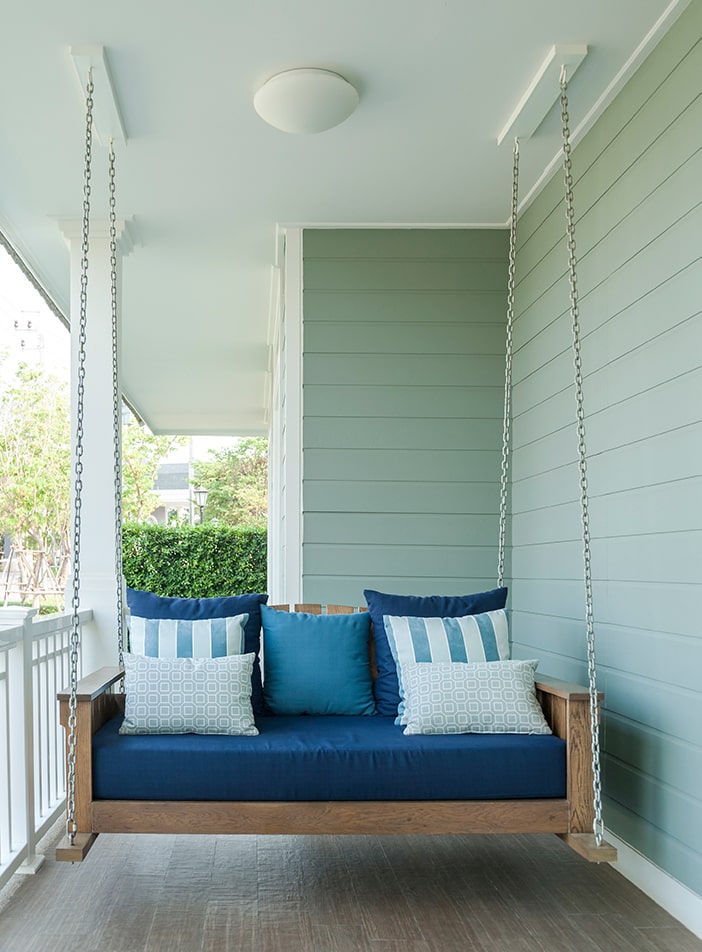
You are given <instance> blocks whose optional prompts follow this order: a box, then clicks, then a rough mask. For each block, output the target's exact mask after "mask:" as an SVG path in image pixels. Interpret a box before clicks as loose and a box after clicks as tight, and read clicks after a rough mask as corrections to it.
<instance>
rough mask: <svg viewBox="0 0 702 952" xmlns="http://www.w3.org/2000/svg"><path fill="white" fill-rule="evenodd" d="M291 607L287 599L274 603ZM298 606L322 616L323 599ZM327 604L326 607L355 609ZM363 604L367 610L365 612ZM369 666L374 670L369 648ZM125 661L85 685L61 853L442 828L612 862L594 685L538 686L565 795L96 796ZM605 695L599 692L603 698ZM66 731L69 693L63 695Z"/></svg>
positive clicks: (541, 682) (65, 857) (68, 856)
mask: <svg viewBox="0 0 702 952" xmlns="http://www.w3.org/2000/svg"><path fill="white" fill-rule="evenodd" d="M273 607H275V608H278V609H281V610H287V609H288V606H287V605H276V606H273ZM293 610H295V611H305V612H309V613H311V614H321V613H322V611H323V608H322V606H321V605H315V604H312V605H310V604H304V605H294V606H293ZM358 610H359V609H356V608H351V607H349V606H344V605H329V606H327V608H326V611H327V613H328V614H347V613H349V612H353V611H358ZM361 610H362V609H361ZM371 671H372V672H373V673H375V672H374V665H373V662H372V651H371ZM122 673H123V672H122V669H121V668H119V667H113V668H110V667H107V668H101V669H100V670H99V671H97V672H95V673H94V674H91V675H89V676H88V677H86V678H83V679H82V680H81V681H79V682H78V686H77V691H76V697H77V706H76V716H77V726H76V765H75V766H76V785H75V822H76V833H75V835H74V839H73V844H71V843H69V841H68V838H67V837H66V838H64V839H63V840H62V841H61V843H60V844H59V846H58V848H57V850H56V859H57V860H60V861H65V862H80V861H81V860H83V859H84V858H85V856H86V854H87V852H88V850H89V849H90V847H91V846H92V844H93V843H94V841H95V838H96V837H97V835H98V834H99V833H171V834H174V833H178V834H182V833H192V834H198V835H211V834H249V835H251V834H287V835H297V834H317V835H319V834H374V835H381V834H383V835H384V834H410V833H413V834H417V833H423V834H445V833H555V834H557V835H559V836H560V837H561V838H562V839H563V840H564V841H565V842H566V843H567V844H568V846H570V847H571V848H572V849H574V850H576V851H577V852H578V853H580V855H581V856H584V857H585V859H587V860H589V861H591V862H598V863H600V862H611V861H613V860H615V859H616V857H617V854H616V850H615V849H614V848H613V847H612V846H610V845H609V844H608V843H604V842H603V843H601V844H599V845H598V844H597V843H596V841H595V836H594V834H593V833H592V827H593V818H594V814H593V804H592V798H591V791H592V765H591V762H590V750H591V744H590V695H589V691H588V688H586V687H583V686H581V685H577V684H571V683H569V682H567V681H560V680H557V679H555V678H546V677H539V678H538V680H537V682H536V692H537V697H538V699H539V703H540V704H541V708H542V710H543V712H544V716H545V718H546V721H547V723H548V725H549V727H550V728H551V730H552V731H553V733H554V734H555V735H556V736H557V737H560V738H561V739H562V740H564V741H565V742H566V796H565V797H564V798H563V799H533V800H531V799H527V800H411V801H402V800H399V801H398V800H388V801H385V800H374V801H366V800H358V801H351V800H336V801H298V802H289V801H282V802H277V801H270V800H266V801H240V800H236V801H231V802H230V801H179V800H96V799H94V798H93V789H92V737H93V734H95V732H96V731H98V730H99V729H100V728H101V727H102V726H103V725H104V724H105V723H106V722H107V721H108V720H110V719H111V718H112V717H115V716H117V715H120V714H122V715H123V714H124V698H125V696H124V694H123V693H121V692H115V691H114V686H115V685H117V684H118V683H119V682H120V680H121V678H122ZM600 698H601V695H600ZM59 701H60V711H61V723H62V724H63V726H64V727H65V728H66V733H67V734H68V715H69V701H70V693H69V692H68V691H64V692H62V693H61V694H59Z"/></svg>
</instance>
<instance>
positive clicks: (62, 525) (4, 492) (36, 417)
mask: <svg viewBox="0 0 702 952" xmlns="http://www.w3.org/2000/svg"><path fill="white" fill-rule="evenodd" d="M70 465H71V447H70V423H69V397H68V387H67V385H66V383H65V381H62V380H59V379H58V378H57V377H54V376H53V375H51V374H48V373H46V372H45V371H44V370H43V369H41V368H34V367H28V366H27V365H26V364H21V365H20V366H19V367H18V369H17V372H16V374H15V377H14V379H10V380H9V381H5V382H4V383H3V384H2V385H1V389H0V528H1V529H2V531H3V532H5V533H7V534H8V535H11V536H12V537H13V539H14V540H15V542H16V543H17V544H18V545H20V546H21V547H23V548H27V549H43V550H45V551H47V552H48V551H56V552H65V551H67V550H68V532H69V525H68V524H69V513H70V509H69V472H70Z"/></svg>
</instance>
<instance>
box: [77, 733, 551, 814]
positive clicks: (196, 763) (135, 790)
mask: <svg viewBox="0 0 702 952" xmlns="http://www.w3.org/2000/svg"><path fill="white" fill-rule="evenodd" d="M393 721H394V718H392V717H387V716H374V717H373V716H371V717H368V716H363V715H358V716H344V715H339V716H336V715H326V716H323V715H310V716H272V717H261V718H258V719H257V721H256V723H257V726H258V729H259V731H260V734H259V736H258V737H252V736H238V737H235V736H225V735H201V734H159V735H138V736H123V735H119V734H118V729H119V726H120V724H121V722H122V718H121V717H115V718H113V719H112V720H110V721H108V722H107V724H105V725H104V726H103V727H102V728H101V729H100V730H99V731H98V732H97V733H96V734H95V735H94V737H93V795H94V797H95V798H96V799H102V800H274V801H276V800H287V801H296V800H493V799H517V798H530V797H537V798H544V797H546V798H550V797H555V798H561V797H564V796H565V783H566V745H565V742H564V741H562V740H561V739H560V738H558V737H554V736H552V735H550V734H526V735H525V734H446V735H443V734H440V735H436V734H435V735H430V736H427V735H413V736H406V735H404V734H403V732H402V727H400V726H396V725H395V724H394V723H393Z"/></svg>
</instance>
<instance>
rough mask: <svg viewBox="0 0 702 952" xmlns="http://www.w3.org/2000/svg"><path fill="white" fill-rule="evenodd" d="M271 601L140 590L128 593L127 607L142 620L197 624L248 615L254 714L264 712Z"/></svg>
mask: <svg viewBox="0 0 702 952" xmlns="http://www.w3.org/2000/svg"><path fill="white" fill-rule="evenodd" d="M267 601H268V595H262V594H251V595H224V596H222V597H221V598H171V597H168V596H163V595H154V594H153V592H142V591H140V590H139V589H137V588H128V589H127V605H128V606H129V610H130V612H131V613H132V615H138V616H139V617H140V618H179V619H183V620H185V621H197V620H198V619H201V618H230V617H231V616H232V615H242V614H243V613H244V612H246V614H247V615H248V616H249V620H248V621H247V622H246V624H245V625H244V654H251V653H254V654H255V655H256V660H255V662H254V669H253V675H252V677H251V688H252V693H251V705H252V707H253V710H254V714H260V713H262V712H263V710H264V705H263V687H262V684H261V667H260V664H259V660H258V656H259V653H260V648H261V605H264V604H265V603H266V602H267Z"/></svg>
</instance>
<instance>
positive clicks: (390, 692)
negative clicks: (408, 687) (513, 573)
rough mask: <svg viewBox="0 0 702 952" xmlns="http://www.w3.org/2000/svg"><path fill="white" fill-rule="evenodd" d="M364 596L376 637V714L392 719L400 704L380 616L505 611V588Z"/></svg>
mask: <svg viewBox="0 0 702 952" xmlns="http://www.w3.org/2000/svg"><path fill="white" fill-rule="evenodd" d="M363 594H364V595H365V598H366V602H367V604H368V611H369V614H370V616H371V621H372V622H373V632H374V637H375V664H376V667H377V669H378V677H377V678H376V679H375V685H374V690H375V704H376V708H377V711H378V714H388V715H389V714H392V716H393V717H396V716H397V708H398V705H399V703H400V686H399V684H398V681H397V666H396V664H395V659H394V658H393V656H392V651H391V650H390V644H389V642H388V636H387V634H386V633H385V625H384V624H383V615H410V616H412V617H414V618H460V617H461V615H478V614H480V613H481V612H493V611H497V610H498V609H500V608H504V607H505V604H506V602H507V589H506V588H493V589H491V591H489V592H477V593H475V594H474V595H385V594H384V593H383V592H375V591H373V590H372V589H369V588H367V589H365V591H364V592H363Z"/></svg>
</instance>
